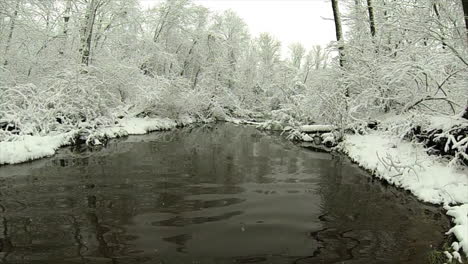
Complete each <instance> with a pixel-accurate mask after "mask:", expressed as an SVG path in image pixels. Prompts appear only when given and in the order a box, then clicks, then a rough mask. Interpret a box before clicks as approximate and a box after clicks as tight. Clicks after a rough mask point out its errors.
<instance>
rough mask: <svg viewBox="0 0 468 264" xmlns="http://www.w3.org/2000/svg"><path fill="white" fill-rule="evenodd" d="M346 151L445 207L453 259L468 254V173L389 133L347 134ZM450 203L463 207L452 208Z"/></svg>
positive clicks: (383, 176)
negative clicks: (449, 220) (450, 224)
mask: <svg viewBox="0 0 468 264" xmlns="http://www.w3.org/2000/svg"><path fill="white" fill-rule="evenodd" d="M342 149H343V151H344V152H345V153H346V154H347V155H348V156H349V157H350V158H351V159H352V160H353V161H355V162H356V163H358V164H359V165H360V166H361V167H363V168H365V169H368V170H370V171H372V172H373V173H374V174H375V175H376V176H377V177H379V178H381V179H385V180H386V181H388V182H389V183H391V184H394V185H395V186H398V187H401V188H404V189H406V190H409V191H411V192H412V193H413V194H414V195H415V196H417V197H418V198H419V199H420V200H422V201H424V202H429V203H433V204H445V206H446V209H447V210H448V211H447V214H448V215H450V216H452V217H453V222H454V224H455V226H454V227H453V228H452V229H451V230H450V231H449V232H447V233H448V234H449V233H450V234H454V235H455V237H456V238H457V240H458V241H459V242H458V243H456V244H454V245H453V252H452V253H451V254H452V255H453V257H454V258H457V256H458V250H459V249H462V250H463V251H464V252H465V254H466V255H468V220H467V219H468V216H467V214H468V171H467V170H466V169H465V170H463V169H460V168H459V169H456V168H452V167H450V166H448V164H447V162H444V161H441V160H440V158H439V157H436V156H429V155H428V154H427V153H426V150H425V149H424V147H423V146H422V145H420V144H417V143H412V142H407V141H403V140H401V139H400V138H398V137H396V136H393V135H391V134H388V133H386V132H377V131H376V132H373V133H371V134H368V135H347V136H346V139H345V142H344V143H343V144H342ZM449 204H462V205H458V206H456V205H455V206H449Z"/></svg>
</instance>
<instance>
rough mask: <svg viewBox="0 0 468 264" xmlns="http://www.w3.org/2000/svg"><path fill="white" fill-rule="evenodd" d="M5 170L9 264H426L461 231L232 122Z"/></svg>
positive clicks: (359, 174)
mask: <svg viewBox="0 0 468 264" xmlns="http://www.w3.org/2000/svg"><path fill="white" fill-rule="evenodd" d="M0 176H1V177H0V263H2V261H3V263H48V264H55V263H56V264H67V263H184V264H190V263H199V264H204V263H206V264H211V263H222V264H224V263H426V255H427V253H428V252H429V251H430V250H431V247H434V246H435V247H437V246H439V245H440V244H441V243H442V241H443V239H444V236H443V232H444V231H445V230H448V226H449V223H448V221H447V219H446V218H445V217H444V216H443V215H442V214H441V211H440V209H437V208H435V207H432V206H429V205H425V204H422V203H420V202H417V201H416V199H415V198H414V197H413V196H411V195H409V194H407V193H405V192H403V191H401V190H397V189H395V188H393V187H391V186H386V185H384V184H382V183H381V182H379V181H375V180H373V179H372V178H371V177H370V176H369V175H368V174H367V173H366V172H364V171H362V170H361V169H359V168H357V167H356V166H355V165H353V164H351V163H350V162H349V161H347V160H346V159H343V158H341V157H337V156H332V155H330V154H326V153H318V152H313V151H309V150H306V149H303V148H300V147H298V146H295V145H293V144H291V143H290V142H287V141H286V140H284V139H282V138H281V137H280V136H277V135H268V134H265V133H262V132H259V131H257V130H256V129H254V128H251V127H242V126H235V125H231V124H217V125H208V126H204V127H198V128H192V129H190V128H186V129H182V130H178V131H172V132H165V133H153V134H149V135H144V136H132V137H129V138H126V139H119V140H112V141H110V142H109V143H108V145H107V146H106V147H104V148H101V149H95V150H89V149H80V148H77V147H75V148H67V149H63V150H61V151H60V152H59V154H58V155H56V156H54V157H52V158H49V159H43V160H39V161H35V162H30V163H26V164H21V165H15V166H4V167H0Z"/></svg>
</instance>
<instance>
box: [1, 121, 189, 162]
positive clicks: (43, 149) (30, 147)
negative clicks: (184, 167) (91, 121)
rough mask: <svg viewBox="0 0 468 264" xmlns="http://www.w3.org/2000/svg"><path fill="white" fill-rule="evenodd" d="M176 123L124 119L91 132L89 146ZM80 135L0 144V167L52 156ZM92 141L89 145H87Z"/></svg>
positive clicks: (36, 137) (17, 139) (19, 138)
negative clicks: (108, 139) (104, 139)
mask: <svg viewBox="0 0 468 264" xmlns="http://www.w3.org/2000/svg"><path fill="white" fill-rule="evenodd" d="M193 122H195V120H194V119H192V118H189V117H184V118H182V119H181V120H180V121H179V124H183V125H187V124H190V123H193ZM177 124H178V123H177V122H176V121H175V120H172V119H168V118H124V119H122V120H120V122H119V124H116V125H115V126H112V127H104V128H100V129H98V130H95V131H90V134H89V135H88V143H92V144H96V145H98V144H100V141H99V138H103V137H107V138H115V137H121V136H127V135H141V134H146V133H149V132H151V131H162V130H170V129H173V128H175V127H176V126H177ZM78 134H79V131H73V132H69V133H63V134H58V135H53V136H21V137H17V138H15V140H14V141H10V142H6V141H2V142H0V165H2V164H16V163H21V162H26V161H30V160H35V159H40V158H43V157H48V156H52V155H54V154H55V152H56V150H57V149H59V148H60V147H63V146H66V145H70V144H72V143H73V142H72V141H73V138H75V137H76V135H78ZM90 140H91V141H90Z"/></svg>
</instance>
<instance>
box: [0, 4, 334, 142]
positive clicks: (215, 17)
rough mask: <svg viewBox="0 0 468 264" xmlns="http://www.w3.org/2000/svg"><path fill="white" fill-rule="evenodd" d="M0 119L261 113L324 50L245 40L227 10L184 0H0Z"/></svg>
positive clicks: (29, 126) (315, 64) (56, 123)
mask: <svg viewBox="0 0 468 264" xmlns="http://www.w3.org/2000/svg"><path fill="white" fill-rule="evenodd" d="M0 5H1V6H0V10H1V11H0V12H1V13H0V36H1V39H0V40H1V41H0V46H1V47H2V50H1V53H0V56H1V57H0V61H1V62H2V65H1V66H0V67H1V68H0V119H1V120H6V121H8V122H9V123H12V124H13V125H14V126H15V127H16V128H18V129H19V130H20V131H21V132H20V133H26V134H47V133H49V132H51V131H56V130H59V131H66V130H70V129H72V128H76V127H94V126H101V125H106V124H111V123H113V122H114V121H115V119H116V118H118V117H119V116H126V115H137V114H140V115H145V114H155V115H162V116H168V117H174V118H177V117H178V116H180V115H192V116H195V117H197V118H209V117H213V116H216V117H223V116H225V115H239V116H246V115H249V114H251V112H268V111H269V110H271V109H272V108H279V107H280V103H281V102H284V101H285V100H287V99H288V98H290V97H291V96H292V95H293V94H296V93H297V92H298V91H299V90H298V89H297V88H298V87H297V86H300V88H301V89H303V87H302V85H299V83H301V84H302V83H305V82H309V83H310V82H312V78H311V77H310V76H311V75H312V72H313V71H314V70H316V69H322V68H325V67H326V62H327V60H328V57H327V56H328V55H327V52H326V51H324V50H323V49H322V48H320V47H313V49H311V51H310V52H308V53H307V52H306V49H305V48H304V47H302V46H301V45H300V44H295V45H293V46H292V47H291V52H292V53H291V54H292V57H291V59H287V60H282V59H281V56H280V52H281V43H280V42H279V41H277V40H276V39H275V38H274V37H273V36H271V35H269V34H267V33H265V34H261V35H260V36H258V37H257V38H252V37H251V36H250V34H249V32H248V28H247V26H246V24H245V23H244V22H243V21H242V20H241V19H240V18H239V17H238V16H237V15H236V14H235V13H233V12H231V11H226V12H224V13H221V14H214V13H212V12H210V11H209V10H207V9H206V8H205V7H202V6H199V5H196V4H194V3H192V2H190V1H188V0H171V1H166V2H164V3H162V4H160V5H159V6H157V7H155V8H153V9H151V10H142V9H141V8H140V6H139V3H138V1H137V0H125V1H124V0H122V1H121V0H83V1H75V0H73V1H72V0H41V1H37V0H0Z"/></svg>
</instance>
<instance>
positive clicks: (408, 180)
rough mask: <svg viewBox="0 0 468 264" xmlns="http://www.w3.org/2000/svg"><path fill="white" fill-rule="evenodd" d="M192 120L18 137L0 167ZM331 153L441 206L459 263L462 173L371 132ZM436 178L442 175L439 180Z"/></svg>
mask: <svg viewBox="0 0 468 264" xmlns="http://www.w3.org/2000/svg"><path fill="white" fill-rule="evenodd" d="M197 122H198V121H197V120H195V119H193V118H189V117H187V118H183V119H180V120H173V119H169V118H158V117H155V118H149V117H146V118H123V119H121V120H120V122H119V124H117V125H116V126H112V127H103V128H99V129H96V130H94V131H87V132H88V133H87V134H86V138H81V139H80V137H81V136H82V134H81V133H82V132H83V131H79V130H75V131H70V132H67V133H61V134H56V135H49V136H23V137H18V138H22V140H18V141H12V142H0V167H1V166H5V165H14V164H19V163H24V162H28V161H33V160H36V159H41V158H45V157H51V156H53V155H55V154H56V152H57V150H58V149H60V148H62V147H66V146H71V145H77V144H79V143H80V142H77V139H80V140H81V143H85V144H91V145H101V144H102V143H101V141H102V140H103V139H104V140H108V139H112V138H119V137H125V136H129V135H143V134H148V133H150V132H156V131H168V130H172V129H175V128H179V127H184V126H187V125H190V124H194V123H197ZM225 122H230V123H234V124H237V125H252V126H256V127H257V128H259V127H258V126H259V125H261V124H262V123H257V122H250V121H245V120H241V119H228V120H225ZM267 130H268V129H267ZM308 141H309V140H306V141H299V142H298V143H299V144H298V145H299V146H301V147H304V148H309V149H312V150H313V151H322V152H331V151H333V150H335V149H332V148H328V147H326V146H324V145H316V144H314V143H313V142H310V141H309V142H308ZM336 150H337V151H338V152H339V153H341V154H343V155H345V156H346V157H348V158H349V159H350V160H351V162H353V163H355V164H357V165H358V166H359V167H360V168H361V169H363V170H365V171H366V172H368V173H369V174H371V175H372V177H375V178H377V179H378V180H381V181H383V182H386V183H388V184H390V185H393V186H395V187H397V188H399V189H400V188H401V190H406V191H408V192H409V193H411V195H413V196H415V197H416V198H417V199H418V200H419V201H420V202H423V203H427V204H431V205H436V206H442V207H443V208H444V210H445V211H446V215H447V216H448V217H450V218H451V222H452V224H453V225H452V227H451V229H450V230H448V231H447V232H446V235H450V234H453V235H454V237H455V239H456V240H457V241H455V242H453V243H452V244H451V245H450V247H451V251H450V252H449V251H445V252H444V254H445V255H446V257H447V259H449V260H450V259H454V260H457V261H459V262H461V261H462V257H461V254H460V252H464V254H465V256H468V171H467V169H460V168H458V169H456V168H451V167H449V165H448V162H442V161H440V159H438V158H437V157H436V156H430V155H428V154H427V153H426V151H425V149H424V148H423V147H422V146H420V145H418V144H415V143H414V142H411V141H405V140H402V139H400V138H397V137H392V136H391V135H389V134H385V133H383V132H377V131H374V132H373V133H370V134H367V135H346V138H345V140H344V141H343V142H341V143H340V144H339V145H338V147H337V148H336ZM379 153H380V154H379ZM438 175H444V178H440V177H438ZM447 175H449V176H447ZM420 178H422V179H420ZM421 180H422V181H421ZM431 184H432V185H431ZM447 187H448V188H449V190H447Z"/></svg>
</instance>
